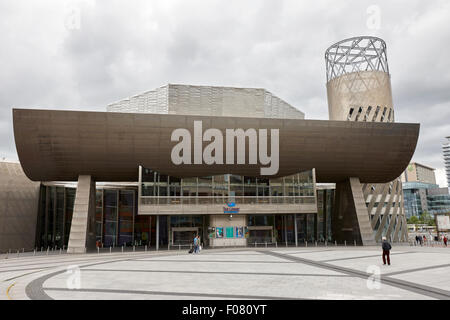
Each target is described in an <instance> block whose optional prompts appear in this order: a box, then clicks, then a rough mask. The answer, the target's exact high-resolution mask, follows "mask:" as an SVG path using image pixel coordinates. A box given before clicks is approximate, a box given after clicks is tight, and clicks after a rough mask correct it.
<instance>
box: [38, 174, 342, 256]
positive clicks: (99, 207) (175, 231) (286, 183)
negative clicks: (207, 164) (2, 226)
mask: <svg viewBox="0 0 450 320" xmlns="http://www.w3.org/2000/svg"><path fill="white" fill-rule="evenodd" d="M145 175H146V178H145V179H146V180H152V182H143V185H142V191H143V192H144V190H145V194H152V195H153V196H151V197H150V198H151V199H152V198H153V200H155V198H156V200H155V201H154V202H152V203H160V204H161V203H164V204H168V203H173V204H177V203H187V204H203V203H211V202H210V201H211V199H214V202H213V203H216V204H223V203H224V202H227V201H230V199H232V200H233V199H234V200H235V202H238V201H239V199H241V201H244V200H242V199H245V201H244V203H254V202H252V201H255V199H264V200H265V203H268V204H270V203H286V202H287V203H296V197H303V198H305V197H306V198H314V196H312V197H311V196H310V195H311V194H313V193H311V192H313V190H314V185H313V183H312V175H310V174H298V175H293V176H289V177H284V178H277V179H258V178H254V177H245V176H237V175H220V176H210V177H200V178H185V179H176V178H172V177H169V176H163V175H159V174H158V173H156V172H146V174H145ZM143 176H144V175H143ZM301 176H303V177H304V178H305V180H302V179H303V178H301ZM161 190H165V191H161ZM333 192H334V190H318V192H317V198H318V200H317V204H318V209H319V213H318V214H313V213H311V214H300V213H298V214H296V215H294V214H247V215H245V216H246V223H245V224H244V225H243V227H242V228H243V229H242V230H241V233H242V234H243V233H245V238H247V239H248V241H247V243H249V244H253V243H254V242H257V243H264V242H267V243H274V242H277V243H278V244H279V245H284V244H285V243H287V244H288V245H294V244H295V237H296V234H295V232H296V230H297V237H298V244H299V245H303V244H304V242H306V241H308V242H311V241H316V240H318V241H323V239H324V238H325V237H327V236H331V207H332V200H333V199H332V197H333V195H334V193H333ZM75 193H76V189H75V188H72V187H59V186H42V187H41V194H40V207H39V220H38V232H37V241H36V243H37V246H38V247H41V246H42V247H44V248H45V247H57V248H62V247H64V248H67V245H68V240H69V235H70V226H71V219H72V215H73V207H74V202H75ZM161 194H162V195H163V196H161V198H162V199H163V200H162V201H159V200H161V199H160V196H159V195H161ZM155 195H156V196H155ZM287 199H289V200H287ZM137 200H138V188H136V187H134V188H133V187H131V188H130V187H125V188H123V189H118V188H117V189H115V188H98V189H97V190H96V195H95V230H96V241H97V246H99V247H105V248H107V247H116V246H118V247H120V246H132V245H138V246H144V245H147V246H155V245H156V239H157V236H156V235H157V232H156V231H157V226H159V230H158V231H159V235H158V239H159V248H167V247H168V246H169V247H170V246H172V245H174V246H179V245H182V246H183V245H189V244H190V243H191V241H192V238H193V234H194V233H196V234H200V236H201V238H202V239H205V241H207V238H208V236H209V233H208V230H209V229H208V226H209V221H210V216H208V215H200V214H192V215H180V214H179V215H177V214H174V215H160V216H159V218H158V216H150V215H138V214H137V212H138V210H137V207H138V201H137ZM153 200H152V201H153ZM312 200H313V201H315V199H312ZM313 203H314V202H313ZM157 220H158V221H159V222H158V224H157ZM295 223H297V228H296V226H295ZM244 228H248V229H245V230H246V231H245V230H244ZM225 231H226V230H224V236H225V235H226V232H225Z"/></svg>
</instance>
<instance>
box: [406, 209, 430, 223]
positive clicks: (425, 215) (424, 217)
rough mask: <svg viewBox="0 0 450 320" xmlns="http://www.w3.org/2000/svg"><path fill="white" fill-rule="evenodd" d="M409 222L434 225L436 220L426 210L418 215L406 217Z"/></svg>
mask: <svg viewBox="0 0 450 320" xmlns="http://www.w3.org/2000/svg"><path fill="white" fill-rule="evenodd" d="M408 223H409V224H426V225H428V226H435V225H436V221H435V220H434V218H433V216H432V215H431V214H430V213H429V212H428V211H424V212H423V213H422V214H421V215H420V216H419V217H416V216H412V217H410V218H409V219H408Z"/></svg>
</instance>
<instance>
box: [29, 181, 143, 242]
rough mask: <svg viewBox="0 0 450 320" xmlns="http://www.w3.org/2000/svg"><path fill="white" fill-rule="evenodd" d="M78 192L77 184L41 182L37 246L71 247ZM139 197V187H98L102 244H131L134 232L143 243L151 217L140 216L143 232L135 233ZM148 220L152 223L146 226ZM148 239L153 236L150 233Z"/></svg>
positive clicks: (97, 213) (97, 216)
mask: <svg viewBox="0 0 450 320" xmlns="http://www.w3.org/2000/svg"><path fill="white" fill-rule="evenodd" d="M75 192H76V189H75V188H69V187H59V186H41V190H40V203H39V214H38V223H37V232H36V247H38V248H40V247H43V248H47V247H51V248H67V245H68V242H69V235H70V226H71V222H72V215H73V208H74V203H75ZM136 201H137V190H126V189H121V190H118V189H97V190H96V199H95V229H96V241H97V245H98V246H104V247H109V246H121V245H127V246H131V245H132V244H133V235H134V239H135V241H136V242H140V243H142V237H143V236H142V232H146V231H147V232H148V231H149V229H150V219H149V217H148V216H147V217H141V216H140V217H139V220H138V221H139V227H140V229H139V233H136V234H134V221H135V218H136V215H137V208H136ZM144 221H147V222H149V224H148V225H147V226H144V225H145V222H144ZM142 230H145V231H142ZM144 239H146V241H148V240H149V239H148V234H147V237H146V236H144Z"/></svg>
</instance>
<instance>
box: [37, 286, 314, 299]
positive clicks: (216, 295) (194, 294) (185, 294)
mask: <svg viewBox="0 0 450 320" xmlns="http://www.w3.org/2000/svg"><path fill="white" fill-rule="evenodd" d="M45 290H49V291H69V292H98V293H118V294H143V295H144V294H145V295H160V296H177V297H190V298H191V299H192V298H193V297H203V298H228V299H230V298H231V299H251V300H312V299H302V298H290V297H272V296H251V295H240V294H236V295H233V294H220V293H200V292H170V291H168V292H167V291H147V290H120V289H66V288H45Z"/></svg>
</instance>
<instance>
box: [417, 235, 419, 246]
mask: <svg viewBox="0 0 450 320" xmlns="http://www.w3.org/2000/svg"><path fill="white" fill-rule="evenodd" d="M416 244H419V236H418V235H417V234H416Z"/></svg>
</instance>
